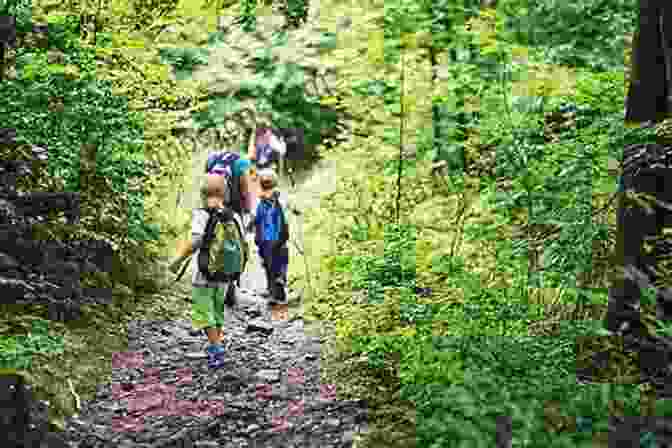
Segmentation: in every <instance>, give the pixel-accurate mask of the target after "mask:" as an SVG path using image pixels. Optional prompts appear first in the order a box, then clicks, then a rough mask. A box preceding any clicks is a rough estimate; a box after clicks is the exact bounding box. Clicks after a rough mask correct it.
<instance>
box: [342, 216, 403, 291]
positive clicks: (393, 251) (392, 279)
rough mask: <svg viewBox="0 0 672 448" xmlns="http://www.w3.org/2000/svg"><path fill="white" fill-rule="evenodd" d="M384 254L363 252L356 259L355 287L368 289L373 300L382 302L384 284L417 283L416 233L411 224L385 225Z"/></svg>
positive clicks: (389, 285)
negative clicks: (363, 253)
mask: <svg viewBox="0 0 672 448" xmlns="http://www.w3.org/2000/svg"><path fill="white" fill-rule="evenodd" d="M384 247H385V248H384V252H383V256H382V257H379V256H377V255H361V256H358V257H356V258H355V259H354V260H353V264H352V268H353V287H354V288H355V289H366V290H368V292H369V300H370V301H372V302H374V303H375V302H379V301H380V300H381V294H382V288H385V287H400V286H405V285H413V284H414V281H415V233H414V229H413V227H411V226H407V225H399V226H397V225H395V224H388V225H386V227H385V245H384Z"/></svg>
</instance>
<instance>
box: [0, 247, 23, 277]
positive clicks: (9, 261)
mask: <svg viewBox="0 0 672 448" xmlns="http://www.w3.org/2000/svg"><path fill="white" fill-rule="evenodd" d="M19 266H20V265H19V262H18V261H16V259H14V258H12V257H11V256H9V255H7V254H5V253H3V252H0V272H1V271H7V270H11V269H16V268H18V267H19Z"/></svg>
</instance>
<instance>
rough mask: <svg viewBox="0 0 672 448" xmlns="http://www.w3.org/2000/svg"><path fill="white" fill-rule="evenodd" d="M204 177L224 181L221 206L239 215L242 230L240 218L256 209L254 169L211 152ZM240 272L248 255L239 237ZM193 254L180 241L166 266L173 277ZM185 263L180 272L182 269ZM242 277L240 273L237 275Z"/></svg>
mask: <svg viewBox="0 0 672 448" xmlns="http://www.w3.org/2000/svg"><path fill="white" fill-rule="evenodd" d="M205 172H206V174H215V175H220V176H222V177H223V178H224V180H225V181H226V182H225V185H226V187H227V188H226V192H225V199H224V202H225V205H228V206H229V208H230V209H231V210H232V211H233V212H234V213H235V214H237V215H239V216H240V218H241V221H243V227H245V226H246V225H249V224H247V223H245V221H246V220H245V219H244V215H247V214H250V213H252V211H253V210H254V209H255V207H256V201H257V199H256V196H257V188H256V187H255V183H256V180H255V179H256V176H255V173H254V169H253V168H252V166H251V163H250V161H249V160H247V159H245V158H242V157H240V155H238V154H236V153H233V152H227V151H221V152H214V153H212V154H210V155H209V157H208V159H207V161H206V166H205ZM206 200H207V182H206V183H205V184H204V185H203V186H202V187H201V201H202V203H203V205H202V206H203V207H207V204H206ZM247 221H248V222H249V221H251V218H250V217H248V219H247ZM242 244H243V249H244V250H243V254H244V260H243V270H244V267H245V264H246V263H247V258H248V257H247V254H248V247H247V246H248V245H247V240H246V239H245V238H244V235H243V241H242ZM193 251H194V248H193V244H192V241H191V240H187V241H180V242H179V243H178V247H177V255H176V257H175V259H174V261H173V262H172V263H171V264H170V266H169V269H170V270H171V271H172V272H173V273H175V274H177V272H178V271H179V270H180V266H183V263H184V261H185V260H187V259H188V258H189V257H191V256H192V253H193ZM186 266H187V265H186V264H184V268H183V269H182V273H183V272H184V269H186ZM241 274H242V272H241ZM180 277H181V274H180V275H179V276H178V279H179V278H180ZM235 284H236V285H237V286H240V275H239V276H238V278H237V279H236V281H235ZM230 289H231V292H230V293H229V294H228V295H227V302H226V303H227V305H233V301H234V297H235V292H234V291H233V290H232V288H230Z"/></svg>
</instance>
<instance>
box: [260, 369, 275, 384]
mask: <svg viewBox="0 0 672 448" xmlns="http://www.w3.org/2000/svg"><path fill="white" fill-rule="evenodd" d="M256 377H257V378H258V379H259V380H260V381H264V382H266V383H277V382H278V381H280V372H279V371H278V370H260V371H258V372H257V374H256Z"/></svg>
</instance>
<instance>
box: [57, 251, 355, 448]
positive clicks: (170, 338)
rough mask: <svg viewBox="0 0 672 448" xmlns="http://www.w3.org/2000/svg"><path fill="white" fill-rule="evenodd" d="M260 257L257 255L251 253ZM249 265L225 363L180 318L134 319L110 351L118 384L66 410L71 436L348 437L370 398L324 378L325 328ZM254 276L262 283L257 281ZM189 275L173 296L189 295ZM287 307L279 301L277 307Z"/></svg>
mask: <svg viewBox="0 0 672 448" xmlns="http://www.w3.org/2000/svg"><path fill="white" fill-rule="evenodd" d="M253 261H254V260H253ZM259 269H260V268H259V267H258V266H257V267H255V268H253V269H250V271H249V272H247V273H246V274H245V275H244V277H243V279H242V282H241V288H240V290H239V294H238V295H237V302H236V305H235V306H234V307H233V309H231V308H227V310H226V316H227V318H226V324H225V340H224V347H225V349H226V357H227V359H226V363H225V366H224V367H223V368H221V369H217V370H210V369H208V367H207V362H206V356H205V351H204V348H205V346H206V344H207V340H206V337H205V335H203V334H198V333H197V332H195V331H193V330H192V327H191V321H190V319H189V316H185V319H184V320H180V321H135V322H133V323H132V325H130V326H129V328H128V351H127V352H125V353H118V354H117V356H116V357H115V358H113V360H112V369H113V372H112V378H113V381H112V383H111V384H103V385H100V386H99V388H98V390H97V392H96V396H95V398H94V399H93V400H92V401H90V402H86V403H82V406H81V410H80V412H79V414H78V415H76V416H73V417H71V418H69V419H68V420H66V438H67V441H68V443H69V445H70V446H72V447H79V448H88V447H191V446H194V447H348V446H353V435H354V434H355V432H357V431H360V430H362V429H363V428H364V425H365V423H366V406H365V405H364V404H363V403H361V402H356V401H340V400H338V399H337V398H336V394H337V390H336V386H335V385H332V384H321V382H320V351H321V348H320V347H321V340H320V337H319V336H309V335H307V334H306V332H305V331H304V326H303V320H302V319H301V318H296V317H295V318H292V319H287V308H286V306H285V308H283V306H282V305H274V306H273V307H271V306H268V305H267V303H266V300H265V299H264V298H262V296H261V295H260V294H259V289H260V288H261V287H263V286H264V285H263V283H260V282H263V281H264V280H263V276H261V275H259V274H261V272H260V271H259ZM254 286H256V287H257V290H256V291H255V290H253V289H252V288H253V287H254ZM189 288H190V287H189V285H188V283H179V284H176V285H175V289H174V291H171V292H170V294H171V295H172V296H173V297H171V298H167V299H168V300H190V293H189ZM278 307H279V308H278Z"/></svg>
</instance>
